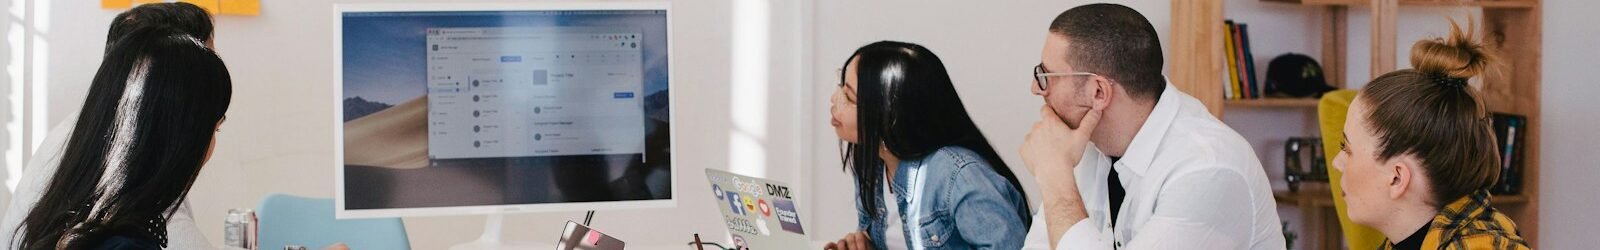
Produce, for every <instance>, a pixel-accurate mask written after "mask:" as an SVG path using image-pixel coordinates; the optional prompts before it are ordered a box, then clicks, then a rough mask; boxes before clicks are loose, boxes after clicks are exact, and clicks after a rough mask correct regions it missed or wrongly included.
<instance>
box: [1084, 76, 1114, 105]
mask: <svg viewBox="0 0 1600 250" xmlns="http://www.w3.org/2000/svg"><path fill="white" fill-rule="evenodd" d="M1090 82H1091V83H1092V84H1094V89H1093V90H1091V91H1092V92H1093V95H1094V96H1093V97H1092V98H1091V99H1090V103H1089V105H1092V107H1091V108H1093V109H1098V110H1105V108H1106V107H1109V106H1111V99H1112V98H1115V97H1116V91H1114V90H1115V89H1113V88H1114V87H1115V86H1114V84H1112V82H1111V79H1106V78H1105V77H1104V76H1098V75H1097V76H1095V77H1094V80H1093V81H1090Z"/></svg>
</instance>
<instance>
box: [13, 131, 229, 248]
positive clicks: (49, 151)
mask: <svg viewBox="0 0 1600 250" xmlns="http://www.w3.org/2000/svg"><path fill="white" fill-rule="evenodd" d="M77 117H78V114H77V113H76V112H74V113H73V114H72V115H71V116H68V118H67V120H66V121H62V122H61V124H58V125H56V126H55V127H54V128H51V129H50V133H49V134H48V135H46V136H45V137H44V141H43V142H42V143H40V145H39V149H38V150H36V151H34V154H33V160H32V161H29V162H28V163H27V168H24V169H22V182H21V183H17V187H16V190H13V191H12V192H11V204H7V205H6V211H5V216H6V217H5V220H4V223H0V239H4V240H3V241H0V243H4V245H3V246H4V247H0V249H16V247H17V243H19V242H16V241H15V238H13V236H15V235H16V234H15V233H16V231H17V226H21V225H22V219H24V218H26V217H28V211H30V210H33V205H34V204H35V203H38V202H39V197H40V196H43V195H44V188H45V185H48V184H49V183H50V177H51V176H53V175H55V173H56V168H57V167H58V166H60V165H61V153H62V151H65V150H66V143H67V139H68V138H69V137H71V136H72V128H73V125H74V124H75V123H76V122H77V121H76V119H77ZM217 216H223V215H222V214H218V215H217ZM215 228H216V229H217V230H221V228H222V225H217V226H216V227H215ZM167 249H216V247H213V246H212V245H211V242H210V241H207V240H206V236H205V235H202V234H201V232H200V228H199V227H196V226H195V224H194V215H193V213H192V212H190V210H189V202H188V200H185V201H184V202H183V203H182V204H179V205H178V211H177V212H174V213H172V218H167Z"/></svg>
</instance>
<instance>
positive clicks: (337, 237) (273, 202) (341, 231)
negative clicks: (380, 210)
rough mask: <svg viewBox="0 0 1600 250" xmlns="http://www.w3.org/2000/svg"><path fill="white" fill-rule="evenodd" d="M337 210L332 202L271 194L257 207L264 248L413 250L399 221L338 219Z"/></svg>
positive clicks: (404, 228) (388, 219) (261, 242)
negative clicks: (336, 245) (341, 246)
mask: <svg viewBox="0 0 1600 250" xmlns="http://www.w3.org/2000/svg"><path fill="white" fill-rule="evenodd" d="M334 209H335V208H334V207H333V199H321V198H306V197H298V196H291V195H285V194H272V195H268V196H267V198H264V199H261V206H260V207H258V208H256V216H258V217H260V219H261V224H260V234H259V235H260V241H259V242H260V247H261V249H283V246H287V245H300V246H306V248H310V249H321V248H322V247H325V246H328V245H332V244H333V243H341V242H342V243H344V244H345V245H347V246H350V249H360V250H367V249H397V250H406V249H411V244H410V242H411V241H410V239H408V238H407V237H406V226H405V223H404V222H401V221H400V219H399V218H386V219H346V220H337V219H334V217H333V211H334Z"/></svg>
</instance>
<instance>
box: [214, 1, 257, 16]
mask: <svg viewBox="0 0 1600 250" xmlns="http://www.w3.org/2000/svg"><path fill="white" fill-rule="evenodd" d="M217 5H218V6H217V7H218V8H219V9H220V10H221V12H219V13H222V14H223V15H245V16H258V15H261V0H217Z"/></svg>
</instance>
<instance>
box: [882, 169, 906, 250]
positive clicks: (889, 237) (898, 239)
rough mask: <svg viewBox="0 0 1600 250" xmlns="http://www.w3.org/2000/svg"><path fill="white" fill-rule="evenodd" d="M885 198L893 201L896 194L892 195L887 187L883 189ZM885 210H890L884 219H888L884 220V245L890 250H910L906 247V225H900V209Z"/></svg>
mask: <svg viewBox="0 0 1600 250" xmlns="http://www.w3.org/2000/svg"><path fill="white" fill-rule="evenodd" d="M884 185H889V184H884ZM883 197H890V198H891V199H893V197H894V193H891V191H890V188H887V187H885V188H883ZM891 201H892V200H891ZM884 210H888V211H889V213H888V214H884V216H886V217H884V218H886V219H885V220H883V221H884V227H883V241H885V242H884V245H885V246H888V247H889V250H900V249H910V248H909V247H907V246H906V231H905V229H904V227H905V225H904V224H902V223H900V209H884Z"/></svg>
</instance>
